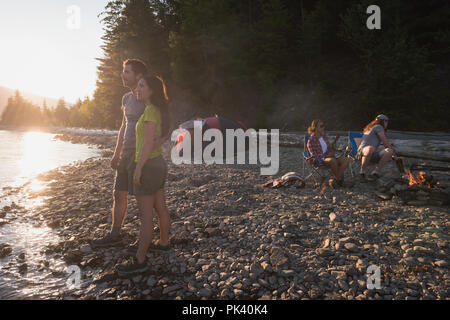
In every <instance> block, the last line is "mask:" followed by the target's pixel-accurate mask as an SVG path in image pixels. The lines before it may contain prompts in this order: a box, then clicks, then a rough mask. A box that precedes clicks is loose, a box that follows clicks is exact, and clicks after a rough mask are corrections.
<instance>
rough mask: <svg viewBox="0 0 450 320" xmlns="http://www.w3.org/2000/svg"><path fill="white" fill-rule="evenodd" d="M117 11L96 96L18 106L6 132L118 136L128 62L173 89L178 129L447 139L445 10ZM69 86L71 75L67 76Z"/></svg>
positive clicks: (234, 1)
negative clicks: (208, 120) (382, 130)
mask: <svg viewBox="0 0 450 320" xmlns="http://www.w3.org/2000/svg"><path fill="white" fill-rule="evenodd" d="M371 4H373V1H367V0H116V1H110V2H109V4H108V5H107V6H106V8H105V10H104V12H103V13H102V14H101V15H100V16H99V19H101V20H102V23H103V25H104V29H105V34H104V37H103V41H104V44H103V46H102V49H103V51H104V56H103V57H101V58H99V61H100V66H99V68H98V81H97V88H96V90H95V93H94V95H93V98H92V99H89V98H85V99H84V100H79V101H78V103H76V104H75V105H73V106H71V107H70V108H68V107H67V106H66V105H65V104H64V102H63V101H61V104H59V105H58V108H56V109H55V110H52V111H49V110H48V109H44V108H41V109H39V108H37V109H36V107H35V106H31V105H29V103H27V102H26V101H24V100H23V99H22V98H21V97H20V94H16V97H12V98H11V99H10V101H9V103H8V106H7V108H6V109H5V111H4V113H3V115H2V123H3V124H29V123H35V122H41V123H46V124H61V125H68V126H77V127H88V128H94V127H95V128H100V127H102V128H118V127H119V126H120V123H121V119H122V114H121V109H120V103H121V97H122V95H123V94H124V93H125V92H126V91H127V89H126V88H123V87H122V81H121V77H120V76H121V71H122V61H123V60H125V59H127V58H140V59H142V60H143V61H145V62H146V63H147V64H148V66H149V68H150V70H151V71H152V72H155V73H158V74H159V75H161V76H162V77H163V78H164V79H165V81H166V83H167V86H168V94H169V97H170V99H171V112H172V113H173V119H175V121H183V120H187V119H190V118H192V117H194V116H210V115H214V114H219V115H221V116H224V117H228V118H234V119H236V120H243V121H245V122H246V123H247V124H248V125H249V126H252V127H254V128H280V129H284V130H296V131H301V130H305V129H306V127H307V125H308V124H309V123H310V122H311V120H312V119H315V118H321V119H323V120H325V121H326V122H327V124H328V126H327V128H328V129H336V130H337V129H339V130H346V129H353V130H361V129H362V127H363V126H364V125H365V124H366V123H367V122H369V121H370V120H372V119H373V118H374V117H375V116H376V115H377V114H379V113H385V114H387V115H389V117H390V118H391V120H392V121H391V124H390V126H391V128H393V129H399V130H412V131H429V130H441V131H448V129H449V125H448V123H449V119H450V116H449V112H448V111H447V108H448V107H449V102H450V97H449V95H450V90H449V85H448V84H449V80H450V59H449V57H450V52H449V51H450V2H449V1H447V0H429V1H423V0H377V1H376V4H377V5H378V6H379V7H380V9H381V29H380V30H376V29H375V30H369V29H368V28H367V25H366V21H367V19H368V18H369V17H370V14H368V13H367V12H366V10H367V7H368V6H369V5H371ZM68 76H70V75H68Z"/></svg>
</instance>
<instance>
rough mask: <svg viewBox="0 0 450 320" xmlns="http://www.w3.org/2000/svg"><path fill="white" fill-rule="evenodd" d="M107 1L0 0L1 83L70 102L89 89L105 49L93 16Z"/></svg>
mask: <svg viewBox="0 0 450 320" xmlns="http://www.w3.org/2000/svg"><path fill="white" fill-rule="evenodd" d="M107 3H108V1H107V0H69V1H68V0H12V1H8V0H1V1H0V41H1V47H0V86H4V87H8V88H12V89H19V90H22V91H27V92H30V93H36V94H39V95H43V96H48V97H54V98H60V97H64V98H65V99H66V100H67V101H69V102H74V101H75V100H76V99H77V98H79V97H80V98H82V97H84V96H87V95H89V96H90V95H92V93H93V92H94V89H95V81H96V79H97V69H96V67H97V65H98V62H97V61H96V60H95V58H100V57H102V55H103V53H102V50H101V48H100V45H101V44H102V40H101V39H100V38H101V36H102V35H103V30H102V25H101V24H100V18H98V17H97V16H98V14H99V13H100V12H102V11H103V9H104V7H105V5H106V4H107ZM71 6H76V7H75V8H74V7H72V8H74V9H72V11H70V10H69V8H71ZM77 8H79V12H80V14H79V15H77ZM68 10H69V12H68ZM78 17H79V18H78ZM78 21H79V24H78Z"/></svg>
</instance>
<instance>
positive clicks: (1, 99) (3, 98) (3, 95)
mask: <svg viewBox="0 0 450 320" xmlns="http://www.w3.org/2000/svg"><path fill="white" fill-rule="evenodd" d="M15 92H16V90H15V89H10V88H6V87H1V86H0V115H1V113H2V112H3V110H4V109H5V108H6V105H7V104H8V98H9V97H11V96H13V95H14V93H15ZM19 92H20V94H21V95H22V97H24V98H25V99H26V100H28V101H30V102H32V103H33V104H36V105H38V106H42V105H43V104H44V100H45V101H46V103H47V106H48V107H49V108H53V107H56V105H57V104H58V99H54V98H47V97H43V96H40V95H37V94H33V93H28V92H24V91H21V90H19Z"/></svg>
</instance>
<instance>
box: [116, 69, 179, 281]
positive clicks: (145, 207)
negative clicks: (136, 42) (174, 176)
mask: <svg viewBox="0 0 450 320" xmlns="http://www.w3.org/2000/svg"><path fill="white" fill-rule="evenodd" d="M138 99H139V100H141V101H143V102H144V103H145V105H146V108H145V111H144V113H143V114H142V116H141V117H140V119H139V120H138V122H137V125H136V158H135V161H134V162H133V163H132V168H130V170H129V172H131V173H133V176H130V177H129V180H130V182H129V186H130V189H131V190H130V193H131V194H133V195H135V196H136V200H137V202H138V206H139V217H140V220H141V226H140V233H139V245H138V248H137V252H136V255H135V256H133V257H131V259H129V260H128V261H127V262H125V263H124V264H122V265H121V266H119V267H118V268H117V272H118V273H119V275H133V274H139V273H142V272H145V271H147V270H148V265H147V262H146V254H147V251H148V250H151V251H155V252H160V253H170V252H171V248H170V245H169V231H170V217H169V212H168V210H167V205H166V199H165V198H166V197H165V190H164V185H165V181H166V179H167V164H166V162H165V161H164V158H163V157H162V150H161V147H155V144H154V140H155V137H161V136H162V135H164V136H168V134H169V132H170V125H169V124H170V119H169V110H168V98H167V94H166V87H165V84H164V81H163V80H162V79H161V78H160V77H157V76H154V75H148V76H145V77H143V78H142V79H141V80H140V81H139V83H138ZM153 208H154V209H155V210H156V212H157V214H158V219H159V226H160V240H159V242H158V243H156V244H152V236H153Z"/></svg>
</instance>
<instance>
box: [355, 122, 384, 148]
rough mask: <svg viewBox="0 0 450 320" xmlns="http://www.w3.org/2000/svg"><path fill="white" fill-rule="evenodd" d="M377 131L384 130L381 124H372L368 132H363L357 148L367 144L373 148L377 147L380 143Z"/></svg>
mask: <svg viewBox="0 0 450 320" xmlns="http://www.w3.org/2000/svg"><path fill="white" fill-rule="evenodd" d="M379 132H384V128H383V126H381V125H379V124H377V125H374V126H373V127H372V129H370V131H369V132H368V133H364V135H363V137H362V141H361V145H360V146H359V149H362V148H364V147H367V146H371V147H374V148H375V149H376V148H378V146H379V145H380V143H381V140H380V137H379V136H378V133H379Z"/></svg>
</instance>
